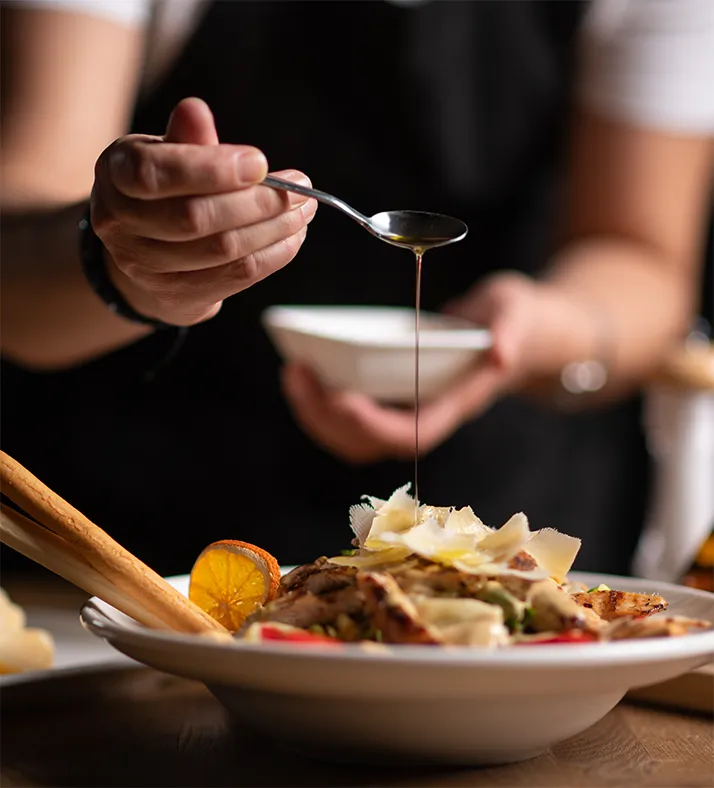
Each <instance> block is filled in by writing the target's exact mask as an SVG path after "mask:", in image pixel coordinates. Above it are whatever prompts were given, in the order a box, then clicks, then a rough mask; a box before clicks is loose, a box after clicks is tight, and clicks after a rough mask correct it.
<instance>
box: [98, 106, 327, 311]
mask: <svg viewBox="0 0 714 788" xmlns="http://www.w3.org/2000/svg"><path fill="white" fill-rule="evenodd" d="M267 172H268V164H267V161H266V159H265V156H264V155H263V153H262V152H261V151H260V150H258V149H257V148H253V147H250V146H248V145H221V144H219V142H218V135H217V133H216V126H215V123H214V120H213V115H212V113H211V111H210V109H209V108H208V106H207V105H206V104H205V103H204V102H203V101H201V100H200V99H194V98H190V99H184V100H183V101H181V102H180V103H179V104H178V105H177V106H176V108H175V109H174V111H173V113H172V114H171V118H170V120H169V123H168V127H167V129H166V134H165V135H164V136H163V137H150V136H147V135H142V134H131V135H129V136H126V137H122V138H120V139H118V140H116V141H115V142H114V143H112V145H110V146H109V147H108V148H107V149H106V150H105V151H104V152H103V153H102V155H101V156H100V157H99V160H98V161H97V165H96V170H95V182H94V188H93V191H92V225H93V227H94V229H95V232H96V233H97V235H98V236H99V237H100V238H101V240H102V242H103V244H104V246H105V248H106V250H107V262H108V267H109V274H110V276H111V278H112V280H113V282H114V284H115V286H116V287H118V288H119V290H120V291H121V292H122V294H123V295H124V297H125V298H126V299H127V301H128V302H129V303H130V304H131V305H132V306H133V307H134V308H135V309H136V310H137V311H139V312H140V313H142V314H145V315H147V316H149V317H153V318H156V319H159V320H162V321H164V322H166V323H172V324H174V325H190V324H194V323H198V322H201V321H203V320H207V319H208V318H210V317H213V316H214V315H215V314H216V313H217V312H218V311H219V309H220V308H221V304H222V302H223V300H224V299H225V298H228V297H229V296H231V295H233V294H234V293H237V292H239V291H241V290H244V289H246V288H247V287H250V286H251V285H252V284H255V283H256V282H258V281H260V280H261V279H263V278H265V277H266V276H268V275H269V274H271V273H273V272H274V271H277V270H278V269H279V268H282V267H283V266H284V265H286V264H287V263H288V262H290V261H291V260H292V259H293V258H294V257H295V255H296V254H297V252H298V250H299V248H300V246H301V244H302V242H303V240H304V239H305V234H306V232H307V225H308V223H309V222H310V221H311V219H312V217H313V216H314V213H315V210H316V207H317V204H316V202H315V201H314V200H308V199H306V198H305V197H302V196H300V195H296V194H292V193H289V192H282V191H281V192H278V191H276V190H275V189H271V188H269V187H267V186H261V185H258V184H259V183H260V181H261V180H262V179H263V178H264V177H265V175H266V174H267ZM279 175H280V176H281V177H283V178H287V179H288V180H293V181H295V182H298V183H302V184H304V185H308V186H309V185H310V182H309V180H308V179H307V177H306V176H305V175H303V174H302V173H299V172H296V171H293V170H289V171H284V172H281V173H279Z"/></svg>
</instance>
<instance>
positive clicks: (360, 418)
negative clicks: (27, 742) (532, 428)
mask: <svg viewBox="0 0 714 788" xmlns="http://www.w3.org/2000/svg"><path fill="white" fill-rule="evenodd" d="M504 381H505V376H504V374H503V372H502V371H500V370H498V369H497V368H495V367H493V366H486V367H483V368H480V369H478V370H476V371H474V372H473V373H472V374H470V375H469V376H467V377H466V378H464V379H463V380H462V381H461V382H460V383H459V384H458V385H456V386H453V387H452V388H451V389H449V390H448V391H447V392H446V393H444V394H443V395H442V396H441V397H439V398H437V399H435V400H433V401H431V402H428V403H425V404H424V405H423V406H422V407H421V409H420V413H419V453H420V455H421V456H423V455H425V454H428V453H429V452H431V451H432V450H433V449H434V448H436V447H437V446H438V445H440V444H441V443H443V442H444V441H445V440H447V438H449V437H450V436H451V435H452V434H453V433H454V432H455V431H456V430H457V429H458V428H459V427H460V426H461V425H462V424H463V423H464V421H465V420H466V419H467V418H470V417H473V416H474V415H476V414H477V413H478V412H481V411H483V410H485V409H486V408H487V407H489V406H490V405H491V403H492V402H493V401H494V400H495V399H496V398H497V397H498V396H499V395H500V394H501V392H502V391H503V385H504ZM283 389H284V392H285V395H286V397H287V400H288V403H289V405H290V407H291V409H292V411H293V414H294V416H295V418H296V420H297V422H298V423H299V424H300V426H301V427H302V428H303V429H304V430H305V432H307V434H308V435H310V436H311V437H312V438H313V440H315V442H316V443H318V444H319V445H320V446H322V447H323V448H325V449H327V450H328V451H330V452H332V453H333V454H335V455H336V456H338V457H340V458H342V459H343V460H346V461H347V462H353V463H366V462H377V461H380V460H385V459H400V460H407V459H411V458H412V457H414V453H415V450H416V423H415V417H416V414H415V412H414V411H413V410H403V409H397V408H391V407H386V406H383V405H380V404H379V403H376V402H374V401H373V400H371V399H370V398H369V397H365V396H362V395H360V394H356V393H354V392H345V391H340V390H333V389H329V388H327V387H325V386H323V385H322V384H320V382H319V381H318V380H317V378H316V377H315V376H314V374H312V373H311V372H310V371H309V370H307V369H305V368H304V367H302V366H300V365H290V366H288V367H286V368H285V369H284V370H283Z"/></svg>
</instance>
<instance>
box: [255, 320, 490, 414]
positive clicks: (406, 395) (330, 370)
mask: <svg viewBox="0 0 714 788" xmlns="http://www.w3.org/2000/svg"><path fill="white" fill-rule="evenodd" d="M263 325H264V327H265V329H266V331H267V332H268V335H269V336H270V338H271V339H272V341H273V343H274V345H275V347H276V348H277V350H278V352H279V353H280V355H281V356H282V357H283V358H284V359H286V360H291V361H301V362H304V363H305V364H307V365H309V366H310V367H311V368H312V369H313V370H314V371H315V372H316V373H317V375H319V377H320V378H321V379H322V380H323V381H324V382H325V383H327V384H329V385H332V386H337V387H339V388H346V389H350V390H352V391H359V392H361V393H363V394H367V395H368V396H370V397H374V398H375V399H377V400H380V401H382V402H394V403H407V402H412V401H413V399H414V348H415V332H414V310H413V309H408V308H400V307H370V306H334V307H333V306H274V307H270V308H269V309H267V310H266V311H265V312H264V314H263ZM490 345H491V335H490V333H489V332H488V331H487V330H485V329H482V328H475V327H474V326H473V325H471V324H470V323H467V322H465V321H462V320H458V319H455V318H453V317H448V316H446V315H439V314H435V313H432V312H422V314H421V330H420V332H419V346H420V352H419V394H420V397H421V398H422V399H423V400H424V401H426V400H429V399H432V398H433V397H435V396H437V395H438V394H439V393H441V392H442V391H444V389H445V388H446V387H448V386H449V384H450V383H452V382H453V381H455V380H457V379H458V378H459V377H460V376H461V375H463V374H464V373H465V372H466V370H467V369H469V368H470V367H471V366H472V365H473V364H474V362H475V361H476V360H477V359H478V357H479V355H480V354H481V353H482V352H483V350H484V349H486V348H488V347H490Z"/></svg>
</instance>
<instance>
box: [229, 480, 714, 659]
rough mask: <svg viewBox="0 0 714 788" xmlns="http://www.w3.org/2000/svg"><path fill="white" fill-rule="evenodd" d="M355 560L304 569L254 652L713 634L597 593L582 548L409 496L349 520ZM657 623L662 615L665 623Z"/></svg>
mask: <svg viewBox="0 0 714 788" xmlns="http://www.w3.org/2000/svg"><path fill="white" fill-rule="evenodd" d="M350 524H351V527H352V530H353V532H354V540H353V548H354V549H352V550H348V551H345V554H343V555H339V556H334V557H331V558H328V557H325V556H322V557H320V558H318V559H317V560H316V561H314V562H313V563H310V564H305V565H303V566H298V567H297V568H295V569H293V570H292V571H291V572H290V573H288V574H287V575H285V576H284V577H283V578H282V579H281V581H280V584H279V586H278V588H277V591H276V593H275V595H274V596H273V598H272V599H271V600H270V601H268V602H267V603H266V604H264V605H262V606H259V607H258V608H257V609H256V610H255V611H254V612H253V613H252V614H251V615H250V616H248V617H247V619H246V620H245V622H244V624H243V626H242V627H241V630H240V631H239V633H238V634H239V636H242V637H244V638H246V639H247V640H256V641H264V640H292V641H299V642H310V641H319V642H321V643H328V642H331V643H334V644H339V643H340V642H353V643H354V642H362V643H370V642H371V643H389V644H400V643H401V644H429V645H435V646H438V645H441V646H481V647H487V648H501V647H505V646H512V645H528V644H542V643H587V642H593V641H612V640H621V639H625V638H646V637H672V636H677V635H683V634H686V633H688V632H690V631H693V630H697V629H704V628H709V627H710V622H708V621H702V620H698V619H691V618H684V617H682V616H670V615H666V614H664V612H663V611H665V610H666V609H667V606H668V604H667V601H666V600H665V599H663V598H662V597H661V596H659V595H658V594H655V593H652V594H638V593H632V592H625V591H617V590H613V589H611V588H609V587H607V586H603V585H601V586H598V587H597V588H586V587H584V586H582V585H579V584H574V583H571V582H569V581H568V578H567V574H568V571H569V570H570V568H571V566H572V564H573V561H574V560H575V557H576V555H577V553H578V550H579V548H580V540H579V539H576V538H574V537H572V536H567V535H565V534H562V533H560V532H558V531H555V530H553V529H551V528H545V529H542V530H540V531H535V532H532V531H531V530H530V529H529V525H528V520H527V518H526V516H525V515H524V514H522V513H518V514H515V515H513V517H511V519H510V520H508V522H506V523H505V524H504V525H503V526H501V527H500V528H498V529H494V528H491V527H489V526H487V525H485V524H484V523H483V522H482V521H481V520H480V519H479V518H478V517H477V516H476V515H475V514H474V512H473V511H472V509H471V508H470V507H464V508H461V509H456V508H452V507H433V506H427V505H417V503H416V502H415V501H414V498H413V497H412V496H411V495H410V494H409V485H405V486H404V487H401V488H399V489H398V490H396V491H395V492H394V493H393V494H392V495H391V497H390V498H389V499H388V500H382V499H379V498H374V497H371V496H365V497H364V500H363V502H361V503H359V504H357V505H355V506H352V507H351V509H350ZM655 614H656V615H655Z"/></svg>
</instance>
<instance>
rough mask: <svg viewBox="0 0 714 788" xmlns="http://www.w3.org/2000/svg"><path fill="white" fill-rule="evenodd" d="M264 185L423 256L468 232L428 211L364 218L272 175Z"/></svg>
mask: <svg viewBox="0 0 714 788" xmlns="http://www.w3.org/2000/svg"><path fill="white" fill-rule="evenodd" d="M263 183H264V184H265V185H266V186H272V187H273V188H274V189H284V190H285V191H289V192H296V193H297V194H303V195H305V196H306V197H314V199H316V200H319V201H320V202H324V203H327V205H331V206H332V207H333V208H337V210H338V211H342V213H345V214H347V216H349V217H350V218H351V219H354V220H355V221H356V222H357V223H358V224H361V225H362V227H364V229H365V230H367V231H368V232H370V233H372V235H375V236H377V238H380V239H381V240H382V241H386V242H387V243H388V244H393V245H394V246H401V247H403V248H404V249H412V250H413V251H417V252H424V251H426V250H427V249H434V248H435V247H437V246H446V245H447V244H452V243H455V242H456V241H460V240H461V239H462V238H464V237H465V236H466V233H467V232H468V229H469V228H468V227H467V226H466V225H465V224H464V223H463V222H462V221H461V220H460V219H454V218H452V217H451V216H444V215H443V214H440V213H429V212H427V211H382V213H376V214H375V215H374V216H364V215H363V214H361V213H360V212H359V211H356V210H355V209H354V208H352V207H351V206H350V205H348V204H347V203H346V202H344V200H340V199H339V198H338V197H333V196H332V195H331V194H327V192H322V191H320V190H319V189H310V188H308V187H307V186H300V185H299V184H297V183H291V182H290V181H283V180H281V179H280V178H274V177H273V176H272V175H268V176H266V177H265V178H264V179H263Z"/></svg>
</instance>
